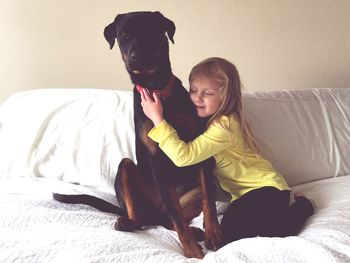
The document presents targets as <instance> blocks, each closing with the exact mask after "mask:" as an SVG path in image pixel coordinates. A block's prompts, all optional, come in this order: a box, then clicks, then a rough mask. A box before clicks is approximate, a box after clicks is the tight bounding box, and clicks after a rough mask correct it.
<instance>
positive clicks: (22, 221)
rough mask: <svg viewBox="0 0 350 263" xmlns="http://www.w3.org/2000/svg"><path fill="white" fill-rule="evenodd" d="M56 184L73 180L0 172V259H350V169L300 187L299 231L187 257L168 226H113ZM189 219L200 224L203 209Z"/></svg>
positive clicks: (109, 219)
mask: <svg viewBox="0 0 350 263" xmlns="http://www.w3.org/2000/svg"><path fill="white" fill-rule="evenodd" d="M58 186H60V187H65V188H66V187H73V186H71V185H68V184H65V183H62V182H59V181H53V180H50V179H31V178H1V179H0V211H1V214H0V225H1V228H0V262H107V263H108V262H152V263H153V262H208V263H213V262H259V263H264V262H268V263H270V262H310V263H311V262H312V263H314V262H325V263H328V262H350V228H349V224H350V222H349V220H350V195H349V192H348V189H349V188H350V176H344V177H340V178H335V179H327V180H322V181H319V182H314V183H311V184H306V185H302V186H299V189H298V190H303V191H304V192H305V193H306V194H307V195H308V196H310V197H312V198H313V199H314V200H315V201H316V202H317V212H316V214H315V215H313V216H312V217H311V218H310V219H309V221H308V222H307V224H306V226H305V229H304V230H303V231H302V232H301V233H300V235H299V236H297V237H287V238H260V237H256V238H249V239H243V240H240V241H237V242H233V243H230V244H228V245H227V246H225V247H223V248H221V249H220V250H218V251H217V252H206V255H205V257H204V260H203V261H200V260H197V259H187V258H185V257H184V256H183V254H182V253H183V252H182V248H181V244H180V242H179V240H178V238H177V235H176V233H175V232H173V231H170V230H166V229H165V228H163V227H160V226H157V227H149V228H147V229H146V230H143V231H137V232H135V233H124V232H118V231H115V230H114V229H113V223H114V222H115V220H116V216H114V215H111V214H108V213H102V212H100V211H97V210H95V209H93V208H91V207H88V206H84V205H66V204H62V203H58V202H56V201H54V200H52V198H51V191H52V189H53V188H57V187H58ZM74 187H76V186H74ZM80 187H81V186H80ZM77 188H78V189H76V190H77V191H79V187H77ZM80 190H81V189H80ZM111 199H113V197H111ZM195 222H196V225H197V226H198V225H199V226H200V225H201V222H202V218H201V216H199V217H198V218H196V220H195Z"/></svg>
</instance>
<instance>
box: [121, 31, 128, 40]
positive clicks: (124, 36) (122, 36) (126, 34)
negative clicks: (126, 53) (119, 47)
mask: <svg viewBox="0 0 350 263" xmlns="http://www.w3.org/2000/svg"><path fill="white" fill-rule="evenodd" d="M120 38H121V39H124V40H127V39H128V38H129V34H128V33H125V32H123V33H121V34H120Z"/></svg>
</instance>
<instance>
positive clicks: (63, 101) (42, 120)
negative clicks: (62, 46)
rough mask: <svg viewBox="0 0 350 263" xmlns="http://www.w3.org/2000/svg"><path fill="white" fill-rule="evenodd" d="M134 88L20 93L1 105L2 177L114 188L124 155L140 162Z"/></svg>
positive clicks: (0, 146) (0, 168)
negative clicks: (136, 149) (46, 179)
mask: <svg viewBox="0 0 350 263" xmlns="http://www.w3.org/2000/svg"><path fill="white" fill-rule="evenodd" d="M134 140H135V133H134V123H133V97H132V92H131V91H113V90H101V89H45V90H32V91H26V92H19V93H15V94H14V95H12V96H11V97H10V98H9V99H8V100H7V101H5V102H4V103H3V104H2V105H1V107H0V160H1V161H0V174H1V176H35V177H48V178H54V179H59V180H63V181H66V182H72V183H77V184H81V185H88V186H95V187H102V188H103V187H106V188H107V189H109V191H110V192H113V191H114V190H113V184H114V178H115V174H116V172H117V169H118V165H119V162H120V160H121V159H122V158H125V157H128V158H131V159H132V160H134V161H135V159H136V157H135V149H134V148H135V143H134Z"/></svg>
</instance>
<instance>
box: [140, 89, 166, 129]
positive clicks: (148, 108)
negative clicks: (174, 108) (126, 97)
mask: <svg viewBox="0 0 350 263" xmlns="http://www.w3.org/2000/svg"><path fill="white" fill-rule="evenodd" d="M141 106H142V109H143V112H144V113H145V115H146V116H147V117H148V118H149V119H150V120H151V121H152V122H153V124H154V126H157V125H158V124H159V123H161V122H162V121H163V119H164V117H163V105H162V101H161V100H160V98H159V97H158V95H157V94H156V93H153V98H152V97H151V95H150V94H149V93H148V91H147V90H146V89H142V92H141Z"/></svg>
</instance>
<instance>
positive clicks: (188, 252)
mask: <svg viewBox="0 0 350 263" xmlns="http://www.w3.org/2000/svg"><path fill="white" fill-rule="evenodd" d="M169 193H170V196H171V199H172V201H173V204H174V205H175V209H176V211H177V214H178V215H179V217H180V224H179V223H178V221H177V220H172V222H173V227H174V229H175V231H176V232H177V234H178V236H179V239H180V242H181V244H182V246H183V249H184V253H185V256H186V257H189V258H200V259H201V258H203V257H204V254H203V251H202V247H201V246H200V245H199V244H198V243H197V241H196V240H195V236H194V232H193V231H192V230H191V228H190V227H189V226H188V224H187V223H186V222H185V220H184V217H183V214H182V209H181V206H180V202H179V197H178V194H177V192H176V189H175V188H174V187H171V188H170V189H169Z"/></svg>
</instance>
